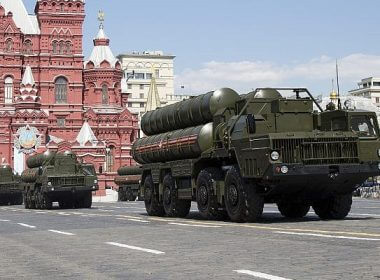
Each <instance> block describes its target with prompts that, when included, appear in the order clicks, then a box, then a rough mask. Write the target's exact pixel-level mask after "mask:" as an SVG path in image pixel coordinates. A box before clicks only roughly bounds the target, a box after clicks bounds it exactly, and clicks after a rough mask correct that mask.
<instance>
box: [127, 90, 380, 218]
mask: <svg viewBox="0 0 380 280" xmlns="http://www.w3.org/2000/svg"><path fill="white" fill-rule="evenodd" d="M284 91H291V93H292V94H294V97H293V98H285V97H283V96H282V95H281V93H282V92H284ZM301 95H302V96H301ZM313 103H314V104H313ZM313 105H315V106H316V107H317V108H319V111H314V109H313ZM141 126H142V127H141V128H142V130H143V132H144V133H145V135H147V137H144V138H141V139H138V140H137V141H135V143H134V145H133V148H132V154H133V158H134V159H135V161H136V162H138V163H139V164H141V168H142V177H141V193H142V194H143V195H144V200H145V206H146V210H147V213H148V214H149V215H157V216H162V215H167V216H171V217H185V216H186V215H187V214H188V213H189V209H190V205H191V201H196V202H197V205H198V209H199V212H200V214H201V215H202V216H203V217H205V218H210V219H220V218H225V216H226V214H227V215H228V216H229V218H230V219H231V220H232V221H235V222H255V221H257V220H258V219H259V218H260V217H261V215H262V212H263V207H264V203H276V204H277V206H278V209H279V211H280V212H281V214H282V215H284V216H285V217H289V218H300V217H303V216H305V215H306V214H307V213H308V211H309V209H310V207H311V206H312V207H313V208H314V211H315V212H316V214H317V215H318V216H319V217H320V218H322V219H343V218H345V217H346V216H347V215H348V213H349V212H350V209H351V204H352V192H353V191H354V190H355V188H356V187H357V186H358V184H361V183H363V182H364V181H365V180H366V179H367V178H368V177H371V176H378V175H379V174H380V141H379V133H380V132H379V125H378V122H377V118H376V114H375V113H373V112H367V111H356V110H348V109H341V108H339V109H337V110H335V109H334V108H333V110H329V111H323V110H322V108H320V106H319V105H318V103H316V102H315V100H314V98H313V97H312V95H311V94H310V93H309V91H308V90H307V89H304V88H292V89H289V88H282V89H272V88H262V89H257V90H255V91H253V92H251V93H248V94H246V95H242V96H239V95H238V94H237V93H236V92H235V91H233V90H232V89H228V88H223V89H220V90H217V91H214V92H210V93H207V94H205V95H201V96H198V97H196V98H193V99H190V100H186V101H182V102H179V103H176V104H174V105H169V106H166V107H163V108H159V109H157V110H155V111H152V112H148V113H146V114H145V115H144V116H143V118H142V122H141Z"/></svg>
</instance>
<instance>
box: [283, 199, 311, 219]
mask: <svg viewBox="0 0 380 280" xmlns="http://www.w3.org/2000/svg"><path fill="white" fill-rule="evenodd" d="M277 208H278V210H279V211H280V213H281V215H282V216H284V217H287V218H303V217H305V216H306V214H307V213H308V212H309V210H310V205H307V204H302V203H294V202H293V203H292V202H285V201H279V202H278V203H277Z"/></svg>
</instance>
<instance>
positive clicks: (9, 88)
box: [4, 77, 13, 104]
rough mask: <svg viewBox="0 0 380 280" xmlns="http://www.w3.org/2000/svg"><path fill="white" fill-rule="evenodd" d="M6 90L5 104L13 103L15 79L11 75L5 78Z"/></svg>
mask: <svg viewBox="0 0 380 280" xmlns="http://www.w3.org/2000/svg"><path fill="white" fill-rule="evenodd" d="M4 91H5V100H4V103H5V104H12V103H13V79H12V78H11V77H7V78H5V83H4Z"/></svg>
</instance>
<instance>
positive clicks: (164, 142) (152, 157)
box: [132, 123, 213, 164]
mask: <svg viewBox="0 0 380 280" xmlns="http://www.w3.org/2000/svg"><path fill="white" fill-rule="evenodd" d="M212 145H213V125H212V123H208V124H206V125H200V126H196V127H189V128H186V129H180V130H175V131H172V132H167V133H162V134H157V135H154V136H149V137H144V138H140V139H137V140H136V141H135V143H134V144H133V147H132V156H133V158H134V160H135V161H136V162H138V163H140V164H146V163H154V162H166V161H172V160H180V159H190V158H197V157H199V156H200V155H201V154H202V153H203V152H204V151H206V150H208V149H210V148H211V147H212Z"/></svg>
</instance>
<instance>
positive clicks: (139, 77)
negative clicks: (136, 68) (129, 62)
mask: <svg viewBox="0 0 380 280" xmlns="http://www.w3.org/2000/svg"><path fill="white" fill-rule="evenodd" d="M144 78H145V74H144V73H135V79H139V80H144Z"/></svg>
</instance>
